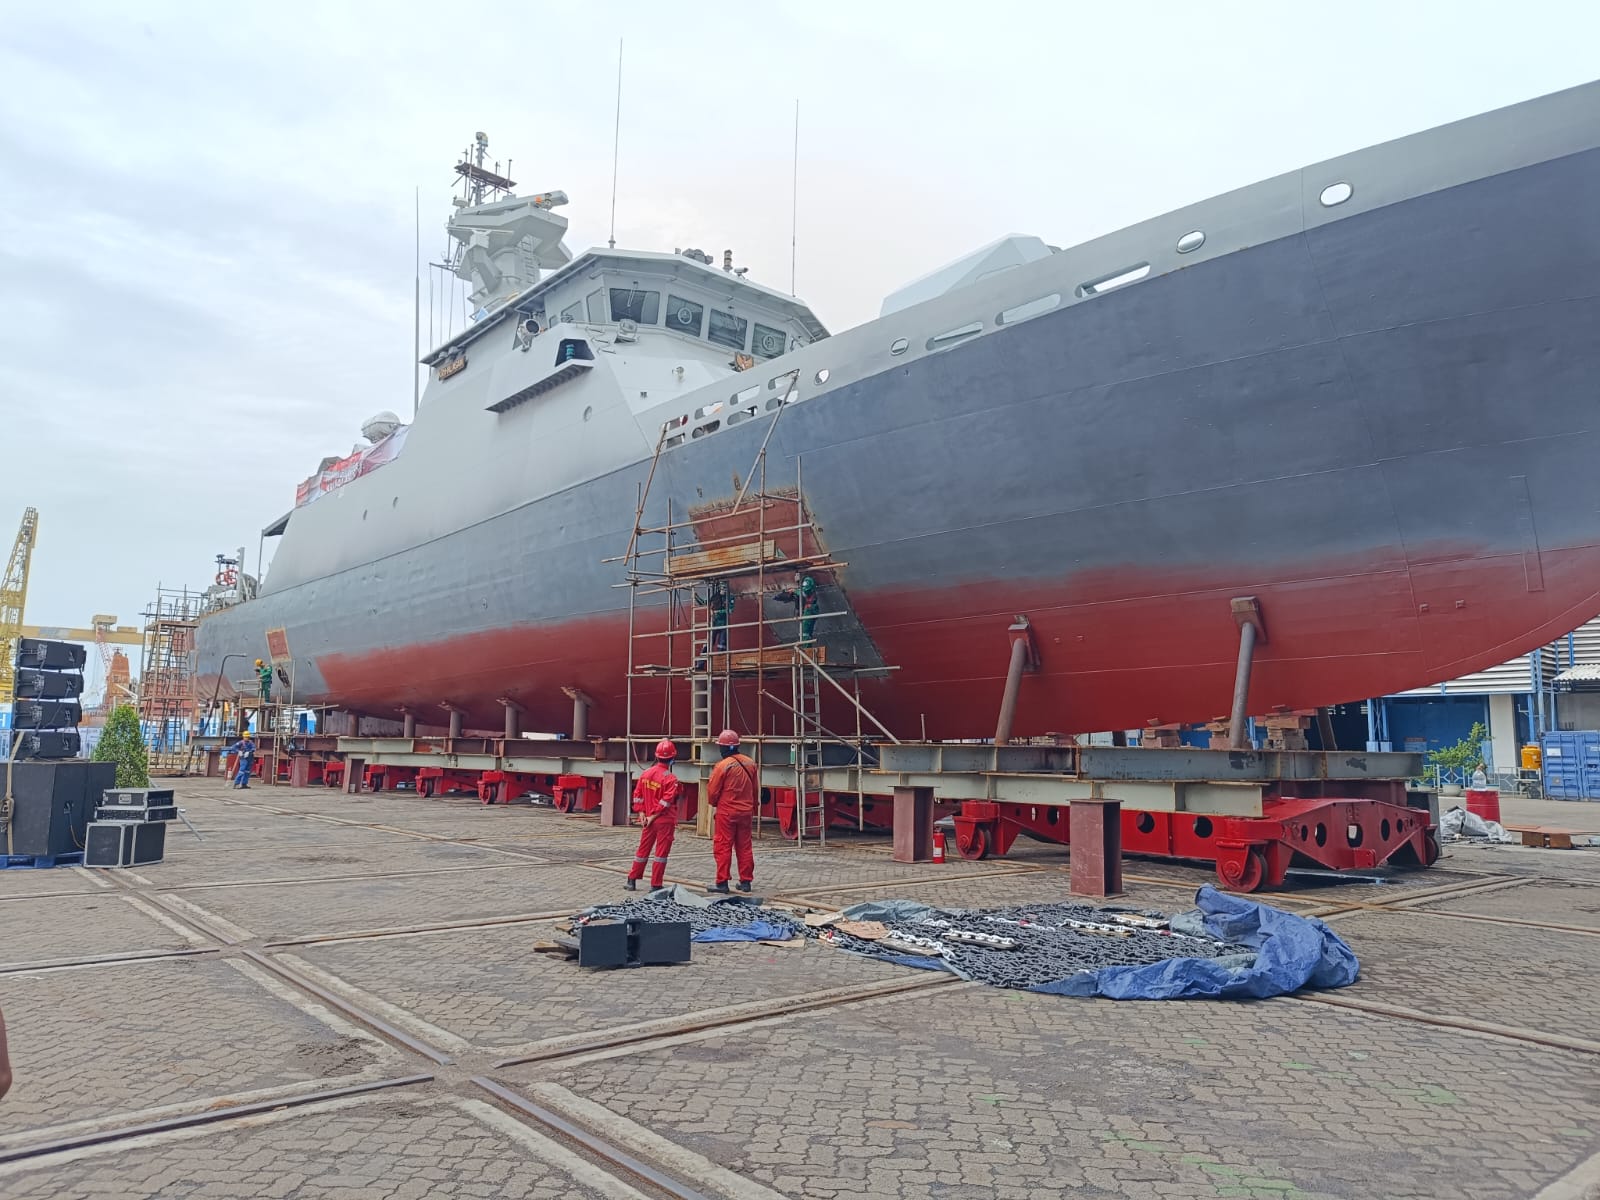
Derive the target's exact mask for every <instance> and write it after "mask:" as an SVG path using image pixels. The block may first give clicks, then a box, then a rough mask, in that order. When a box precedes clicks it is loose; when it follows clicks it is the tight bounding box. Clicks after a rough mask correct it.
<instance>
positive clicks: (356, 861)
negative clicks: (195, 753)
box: [0, 780, 1600, 1200]
mask: <svg viewBox="0 0 1600 1200" xmlns="http://www.w3.org/2000/svg"><path fill="white" fill-rule="evenodd" d="M176 786H177V787H178V790H179V794H180V803H182V804H183V805H184V806H185V807H186V808H187V810H188V814H189V816H190V818H191V819H192V820H193V821H194V822H195V824H196V825H197V826H198V827H199V829H200V830H201V832H202V833H203V834H204V835H205V838H206V840H205V841H204V842H200V841H196V840H195V839H194V838H193V837H191V836H190V835H189V834H188V833H187V831H184V830H181V829H179V828H176V827H175V828H174V829H173V830H172V832H171V836H170V837H169V842H168V845H169V851H168V854H169V857H168V860H167V861H166V862H165V863H162V864H160V865H157V866H152V867H148V868H145V869H143V870H141V871H138V872H94V873H90V872H85V871H81V870H71V869H58V870H54V871H0V1006H3V1008H4V1012H5V1017H6V1021H7V1024H8V1026H9V1031H10V1038H11V1049H12V1055H13V1060H14V1065H15V1068H16V1077H17V1082H16V1085H15V1087H14V1089H13V1091H12V1093H11V1094H10V1095H9V1096H8V1097H6V1099H5V1100H3V1101H0V1160H4V1159H5V1158H6V1157H7V1155H8V1154H10V1153H17V1152H20V1153H21V1155H22V1156H21V1157H18V1158H15V1160H14V1161H10V1162H7V1161H0V1195H4V1196H5V1197H7V1200H11V1198H12V1197H17V1198H18V1200H33V1198H34V1197H39V1198H41V1200H42V1198H43V1197H51V1198H56V1197H61V1198H63V1200H78V1198H82V1200H90V1198H93V1200H102V1198H105V1200H110V1198H112V1197H117V1198H121V1197H128V1198H130V1200H155V1198H156V1197H160V1198H161V1200H180V1198H182V1200H188V1198H191V1197H192V1198H196V1200H199V1198H204V1200H211V1198H218V1200H230V1198H232V1200H256V1198H257V1197H262V1198H268V1197H271V1198H279V1197H293V1198H298V1197H327V1198H329V1200H335V1198H336V1200H368V1198H371V1200H412V1198H419V1200H420V1198H423V1197H433V1196H444V1197H457V1196H460V1197H486V1198H487V1197H502V1196H531V1197H547V1196H548V1197H558V1196H559V1197H568V1196H571V1197H584V1198H587V1197H599V1196H604V1197H637V1196H641V1195H644V1196H659V1195H662V1194H663V1193H661V1192H659V1191H657V1190H654V1189H653V1188H652V1186H651V1185H650V1184H648V1183H645V1182H643V1181H641V1180H640V1179H639V1178H638V1177H637V1176H634V1175H630V1174H628V1173H627V1172H626V1171H624V1170H623V1169H622V1168H620V1167H618V1166H617V1165H616V1164H615V1163H614V1162H612V1161H610V1160H608V1159H606V1158H605V1157H603V1152H604V1150H605V1147H606V1146H607V1145H609V1146H611V1147H615V1148H617V1149H618V1150H619V1151H625V1152H627V1153H629V1154H633V1155H635V1156H636V1157H638V1158H639V1159H641V1160H642V1161H643V1162H644V1163H645V1164H646V1165H648V1166H650V1167H651V1168H653V1169H655V1170H658V1171H661V1172H663V1173H664V1174H665V1175H666V1176H668V1177H669V1178H671V1179H672V1180H674V1181H676V1183H677V1184H678V1185H679V1186H681V1187H684V1188H687V1189H689V1190H692V1191H695V1192H698V1193H699V1194H701V1195H704V1196H707V1197H713V1198H716V1200H730V1198H732V1197H735V1196H739V1197H743V1196H745V1195H752V1194H754V1195H759V1196H761V1197H763V1198H764V1200H770V1197H771V1195H773V1194H774V1193H775V1194H777V1195H782V1196H791V1197H797V1198H804V1200H839V1198H841V1197H849V1198H850V1200H857V1198H878V1197H882V1198H885V1200H890V1198H893V1200H902V1198H904V1200H923V1198H925V1197H938V1198H940V1200H982V1198H990V1197H994V1198H1006V1200H1010V1198H1013V1197H1014V1198H1016V1200H1023V1198H1028V1200H1033V1198H1035V1197H1041V1198H1045V1200H1049V1198H1052V1197H1063V1198H1065V1197H1073V1198H1074V1200H1076V1198H1078V1197H1124V1196H1126V1197H1180V1198H1186V1197H1206V1198H1212V1197H1250V1198H1267V1197H1271V1198H1274V1200H1333V1198H1339V1200H1372V1198H1379V1197H1381V1198H1383V1200H1391V1198H1392V1200H1413V1198H1417V1200H1420V1198H1422V1197H1430V1198H1431V1197H1439V1198H1441V1200H1443V1198H1446V1197H1449V1198H1452V1200H1453V1198H1458V1197H1459V1198H1464V1200H1502V1198H1504V1200H1511V1198H1532V1197H1535V1196H1538V1195H1539V1194H1540V1192H1541V1189H1544V1188H1547V1187H1550V1186H1551V1185H1553V1184H1556V1183H1558V1181H1561V1180H1563V1179H1565V1180H1566V1184H1565V1185H1563V1186H1565V1187H1566V1188H1567V1191H1566V1192H1565V1193H1563V1194H1564V1195H1566V1196H1568V1197H1570V1198H1571V1200H1576V1198H1578V1197H1584V1198H1585V1200H1587V1195H1588V1192H1587V1191H1586V1189H1595V1188H1600V1055H1597V1054H1590V1053H1585V1052H1582V1051H1581V1050H1578V1049H1561V1048H1557V1047H1554V1046H1551V1045H1549V1044H1546V1043H1547V1042H1548V1041H1549V1040H1550V1039H1551V1037H1552V1035H1554V1036H1555V1037H1556V1038H1557V1039H1560V1038H1566V1039H1582V1040H1588V1041H1600V999H1597V998H1596V993H1597V989H1596V988H1595V987H1594V986H1593V980H1594V979H1595V978H1597V977H1600V937H1596V936H1595V935H1594V934H1593V933H1587V932H1582V931H1583V930H1596V931H1600V850H1597V851H1594V852H1589V851H1572V852H1557V851H1534V850H1523V849H1522V848H1520V847H1473V846H1457V847H1451V848H1448V853H1447V857H1446V858H1445V859H1444V860H1443V861H1442V862H1441V864H1440V868H1439V869H1436V870H1432V871H1426V872H1413V873H1403V872H1384V873H1382V874H1384V875H1385V876H1386V881H1385V882H1382V883H1354V884H1349V883H1346V884H1333V883H1330V882H1328V881H1323V880H1316V879H1313V878H1309V877H1297V878H1293V879H1291V883H1290V887H1289V888H1288V890H1287V891H1286V892H1285V893H1284V894H1282V895H1280V896H1274V897H1272V898H1271V901H1272V902H1273V903H1276V904H1280V905H1281V906H1282V907H1285V908H1288V909H1291V910H1294V911H1300V912H1309V913H1315V912H1327V913H1331V914H1333V915H1332V916H1331V917H1330V920H1331V922H1332V927H1333V928H1334V929H1335V930H1336V931H1338V932H1339V933H1340V934H1341V935H1342V936H1344V937H1346V938H1347V939H1348V940H1349V941H1350V943H1351V945H1352V946H1353V947H1354V949H1355V950H1356V953H1357V954H1358V955H1359V956H1360V958H1361V960H1362V964H1363V977H1362V979H1361V980H1360V981H1359V982H1358V983H1357V984H1356V985H1354V986H1353V987H1351V988H1348V989H1345V990H1344V991H1342V992H1340V993H1338V998H1339V999H1340V1000H1341V1001H1344V1002H1347V1003H1349V1004H1355V1005H1362V1004H1370V1005H1374V1006H1376V1007H1375V1008H1372V1009H1367V1010H1361V1009H1359V1008H1358V1009H1355V1010H1352V1009H1351V1008H1348V1007H1334V1006H1332V1005H1329V1004H1325V1003H1318V1002H1315V1001H1311V1000H1305V999H1280V1000H1272V1001H1263V1002H1254V1003H1227V1004H1218V1003H1204V1002H1173V1003H1165V1004H1112V1003H1109V1002H1103V1001H1082V1000H1068V999H1061V998H1052V997H1045V996H1038V995H1032V994H1026V993H1015V992H1005V991H996V990H990V989H985V988H981V987H977V986H973V985H964V984H960V983H952V982H949V981H948V980H944V981H941V980H940V979H939V978H937V977H934V976H931V975H927V974H924V973H919V972H913V971H906V970H901V969H900V968H896V967H893V966H889V965H885V964H881V963H876V962H872V961H869V960H865V959H861V958H856V957H851V956H848V955H845V954H843V953H842V952H840V951H836V950H832V949H830V948H827V947H824V946H821V945H817V944H810V945H807V946H804V947H802V948H795V949H787V948H776V947H769V946H761V945H731V946H697V947H696V948H695V950H694V955H693V959H692V961H691V963H689V964H688V965H686V966H682V967H674V968H656V969H640V970H633V971H620V972H603V973H591V972H587V971H583V970H580V969H579V968H577V967H576V966H575V965H573V964H570V963H568V962H566V961H564V960H562V959H559V958H552V957H548V956H544V955H540V954H537V953H535V952H534V950H533V946H534V943H536V942H539V941H542V940H545V939H548V938H549V937H550V936H551V935H552V934H553V932H554V925H553V923H552V922H551V921H548V920H523V919H519V914H528V913H535V912H555V911H572V910H576V909H578V908H581V907H583V906H585V905H588V904H593V903H597V902H600V901H606V900H615V899H618V898H620V897H621V896H623V895H624V894H625V893H623V892H621V890H620V882H621V880H620V871H621V869H622V868H624V867H625V865H626V863H627V862H628V860H629V859H630V858H631V855H632V850H633V845H634V842H635V841H636V838H637V834H636V832H635V831H634V830H631V829H606V828H602V827H601V826H600V825H599V824H598V821H597V820H595V819H594V818H592V817H581V818H580V817H572V816H565V815H563V814H560V813H557V812H554V811H553V810H551V809H548V808H538V807H531V806H527V805H513V806H493V807H486V806H484V805H482V804H479V803H478V802H477V801H476V800H475V799H474V798H471V797H456V798H446V799H435V800H428V799H423V798H421V797H418V796H416V795H414V794H412V793H407V792H400V793H385V794H379V795H361V796H347V795H345V794H343V793H342V792H338V791H334V790H331V789H326V788H312V789H289V788H265V787H257V788H253V789H252V790H251V791H250V792H248V793H238V792H231V791H230V790H229V789H227V788H226V786H225V785H223V784H221V783H219V782H216V781H205V780H200V781H178V782H177V785H176ZM1597 811H1600V806H1597ZM1557 816H1559V812H1558V813H1557ZM1507 819H1516V817H1515V816H1514V815H1508V818H1507ZM1540 819H1542V820H1544V822H1545V823H1551V824H1556V823H1560V822H1559V821H1558V820H1557V819H1556V817H1553V816H1549V815H1543V814H1540ZM889 851H890V847H889V844H888V842H887V840H886V839H884V838H882V837H881V836H868V837H853V838H852V837H841V838H837V839H834V840H832V841H830V843H829V845H828V846H827V847H825V848H823V847H806V848H797V847H795V846H794V845H793V844H792V843H788V842H785V841H783V840H781V839H779V838H777V837H770V838H765V839H763V840H762V841H761V842H760V844H759V845H758V847H757V881H758V885H759V887H760V889H761V890H762V891H764V892H767V893H768V894H779V895H790V896H795V895H806V896H813V897H816V898H818V899H820V900H822V901H824V902H825V903H827V904H829V905H830V906H843V905H847V904H850V903H855V902H857V901H860V900H867V899H884V898H890V897H904V898H911V899H920V900H924V901H926V902H929V903H934V904H940V905H944V906H948V907H963V906H965V907H975V906H982V905H996V904H1035V903H1044V902H1051V901H1058V900H1063V899H1067V898H1068V897H1069V890H1068V889H1069V886H1070V875H1069V872H1068V870H1067V864H1068V857H1067V852H1066V850H1065V848H1063V847H1060V846H1051V845H1043V844H1039V843H1029V842H1019V843H1018V846H1017V850H1016V852H1015V853H1014V854H1013V855H1011V856H1009V857H1008V858H1005V859H991V860H987V861H985V862H982V863H970V862H965V861H962V860H960V859H957V858H954V857H952V859H951V861H950V862H949V863H947V864H945V865H943V866H934V865H931V864H919V865H907V864H900V863H896V862H894V861H893V859H892V858H891V857H890V853H889ZM710 865H711V859H710V854H709V848H708V846H707V844H706V843H705V842H703V841H701V840H700V839H698V838H697V837H696V836H695V835H694V833H693V831H692V830H691V829H689V828H685V829H684V830H682V831H680V834H679V838H678V843H677V847H676V849H675V851H674V854H673V858H672V867H671V870H670V872H669V874H670V875H671V876H673V877H676V878H680V879H683V880H685V881H687V882H693V883H698V882H702V881H703V879H704V878H706V877H707V876H708V875H709V871H710ZM1125 872H1126V874H1127V876H1128V878H1129V880H1130V882H1129V888H1128V894H1127V896H1126V897H1124V899H1125V901H1126V902H1129V903H1133V904H1137V905H1141V906H1148V907H1157V908H1162V909H1165V910H1167V911H1175V910H1177V909H1180V908H1183V907H1186V906H1187V905H1188V904H1189V903H1190V902H1191V900H1192V896H1193V893H1194V891H1195V889H1196V888H1197V887H1199V886H1200V885H1201V884H1203V883H1207V882H1210V881H1211V879H1212V875H1211V872H1210V870H1209V868H1207V867H1204V866H1193V865H1186V864H1180V863H1171V862H1164V861H1159V860H1129V861H1128V862H1127V863H1126V864H1125ZM1500 879H1509V880H1511V881H1512V885H1511V886H1496V887H1492V888H1489V889H1487V890H1483V889H1484V888H1485V885H1486V884H1491V883H1494V882H1495V881H1496V880H1500ZM101 885H106V886H101ZM1432 889H1444V890H1443V891H1441V892H1440V893H1438V894H1432V895H1430V894H1426V893H1429V892H1430V891H1431V890H1432ZM1474 917H1496V918H1500V919H1501V920H1499V921H1484V920H1481V919H1472V918H1474ZM1507 922H1521V923H1520V924H1512V923H1507ZM440 926H448V928H443V929H441V928H439V927H440ZM1557 926H1573V927H1577V929H1578V930H1579V931H1576V932H1575V931H1570V930H1563V929H1561V928H1557ZM372 931H390V932H387V933H383V934H381V935H380V936H372V935H371V933H372ZM349 935H355V936H349ZM279 941H283V942H291V941H292V942H293V944H283V945H275V944H274V943H276V942H279ZM194 950H200V951H202V952H201V953H198V954H193V953H190V954H187V955H184V956H175V952H180V951H194ZM129 954H141V955H147V954H161V955H166V956H167V957H159V958H145V959H140V960H137V961H121V962H104V961H99V962H96V961H92V960H94V959H97V958H101V957H103V956H107V955H129ZM252 956H258V957H252ZM40 963H47V964H53V965H49V966H39V965H37V964H40ZM30 964H32V965H30ZM797 998H800V999H798V1000H797ZM780 1002H781V1003H782V1004H783V1006H784V1011H783V1012H781V1013H778V1014H775V1013H774V1012H773V1006H774V1005H776V1004H779V1003H780ZM1392 1008H1399V1009H1408V1010H1413V1011H1414V1012H1415V1014H1417V1015H1416V1016H1414V1017H1411V1018H1401V1017H1397V1016H1394V1015H1385V1014H1386V1013H1390V1010H1391V1009H1392ZM1430 1022H1433V1023H1430ZM1440 1022H1449V1025H1445V1024H1441V1023H1440ZM1473 1022H1488V1023H1492V1024H1493V1025H1494V1026H1496V1027H1504V1028H1506V1029H1508V1030H1509V1033H1507V1034H1505V1035H1503V1036H1490V1035H1488V1034H1485V1033H1483V1032H1481V1031H1480V1032H1474V1031H1472V1030H1470V1029H1465V1028H1460V1027H1459V1026H1460V1025H1462V1024H1467V1025H1470V1024H1472V1023H1473ZM424 1051H426V1053H425V1052H424ZM530 1056H531V1057H532V1058H533V1059H534V1061H531V1062H523V1063H522V1064H521V1065H513V1066H506V1067H499V1066H497V1065H496V1064H497V1063H498V1062H499V1061H501V1060H503V1059H513V1060H515V1059H520V1058H528V1057H530ZM416 1076H421V1077H423V1078H421V1079H413V1078H412V1077H416ZM396 1079H406V1080H410V1081H409V1082H404V1083H403V1084H402V1085H401V1086H392V1087H386V1088H385V1089H384V1090H381V1091H364V1092H360V1093H359V1094H343V1090H344V1089H350V1088H366V1087H371V1086H373V1085H377V1084H382V1083H384V1081H388V1080H396ZM479 1079H494V1080H497V1081H498V1082H499V1083H500V1084H501V1085H503V1086H505V1087H508V1088H510V1089H511V1091H512V1092H513V1093H515V1094H516V1095H518V1096H521V1097H523V1098H524V1100H525V1101H527V1102H531V1103H533V1104H535V1105H538V1106H541V1108H542V1110H543V1111H545V1112H548V1113H553V1114H554V1115H555V1117H556V1118H560V1119H561V1120H565V1121H569V1122H571V1126H569V1127H568V1128H569V1129H570V1128H572V1127H576V1128H577V1129H579V1130H581V1131H582V1137H581V1138H579V1139H574V1138H573V1137H570V1136H568V1134H567V1133H562V1132H558V1131H557V1130H556V1129H555V1128H553V1127H552V1126H550V1125H548V1124H541V1122H540V1120H539V1119H538V1118H537V1117H535V1116H531V1115H529V1114H528V1113H527V1112H523V1111H519V1110H516V1109H514V1108H511V1107H508V1106H507V1105H506V1104H505V1103H503V1102H502V1100H501V1099H499V1098H497V1097H496V1096H495V1095H494V1094H493V1093H492V1092H491V1091H489V1090H488V1089H486V1088H485V1087H484V1086H482V1085H481V1084H479V1083H477V1082H474V1081H475V1080H479ZM334 1092H339V1093H341V1094H339V1095H337V1096H335V1095H332V1094H331V1093H334ZM250 1103H260V1104H261V1106H262V1109H261V1111H260V1112H259V1113H257V1114H256V1115H251V1116H243V1117H241V1116H235V1115H230V1113H231V1110H232V1109H234V1108H236V1107H237V1106H239V1105H241V1104H250ZM196 1114H210V1115H212V1116H213V1117H217V1118H219V1119H217V1120H216V1121H215V1122H214V1123H211V1124H205V1125H197V1126H190V1125H184V1126H181V1127H178V1128H174V1129H171V1130H168V1131H166V1132H160V1133H152V1134H143V1133H140V1132H139V1131H138V1130H137V1129H135V1128H134V1127H136V1126H140V1125H142V1124H144V1123H147V1122H149V1121H152V1120H159V1119H163V1118H168V1117H176V1118H180V1119H187V1118H191V1117H193V1116H194V1115H196ZM90 1134H93V1135H96V1136H104V1137H108V1138H109V1140H107V1141H104V1142H101V1143H97V1144H95V1145H79V1146H68V1145H65V1144H62V1140H63V1139H69V1138H74V1137H80V1136H84V1135H90ZM1585 1164H1587V1165H1585ZM730 1173H731V1174H730ZM741 1181H742V1182H741ZM751 1188H765V1189H768V1190H767V1191H765V1192H757V1193H752V1192H751V1191H750V1190H749V1189H751ZM1594 1194H1596V1195H1600V1192H1595V1193H1594Z"/></svg>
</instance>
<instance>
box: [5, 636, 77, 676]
mask: <svg viewBox="0 0 1600 1200" xmlns="http://www.w3.org/2000/svg"><path fill="white" fill-rule="evenodd" d="M88 661H89V648H88V647H87V646H80V645H78V644H77V643H76V642H48V641H46V640H45V639H44V638H26V637H25V638H19V639H17V666H19V667H44V668H45V669H46V670H50V671H81V670H83V668H84V665H85V664H86V663H88Z"/></svg>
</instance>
